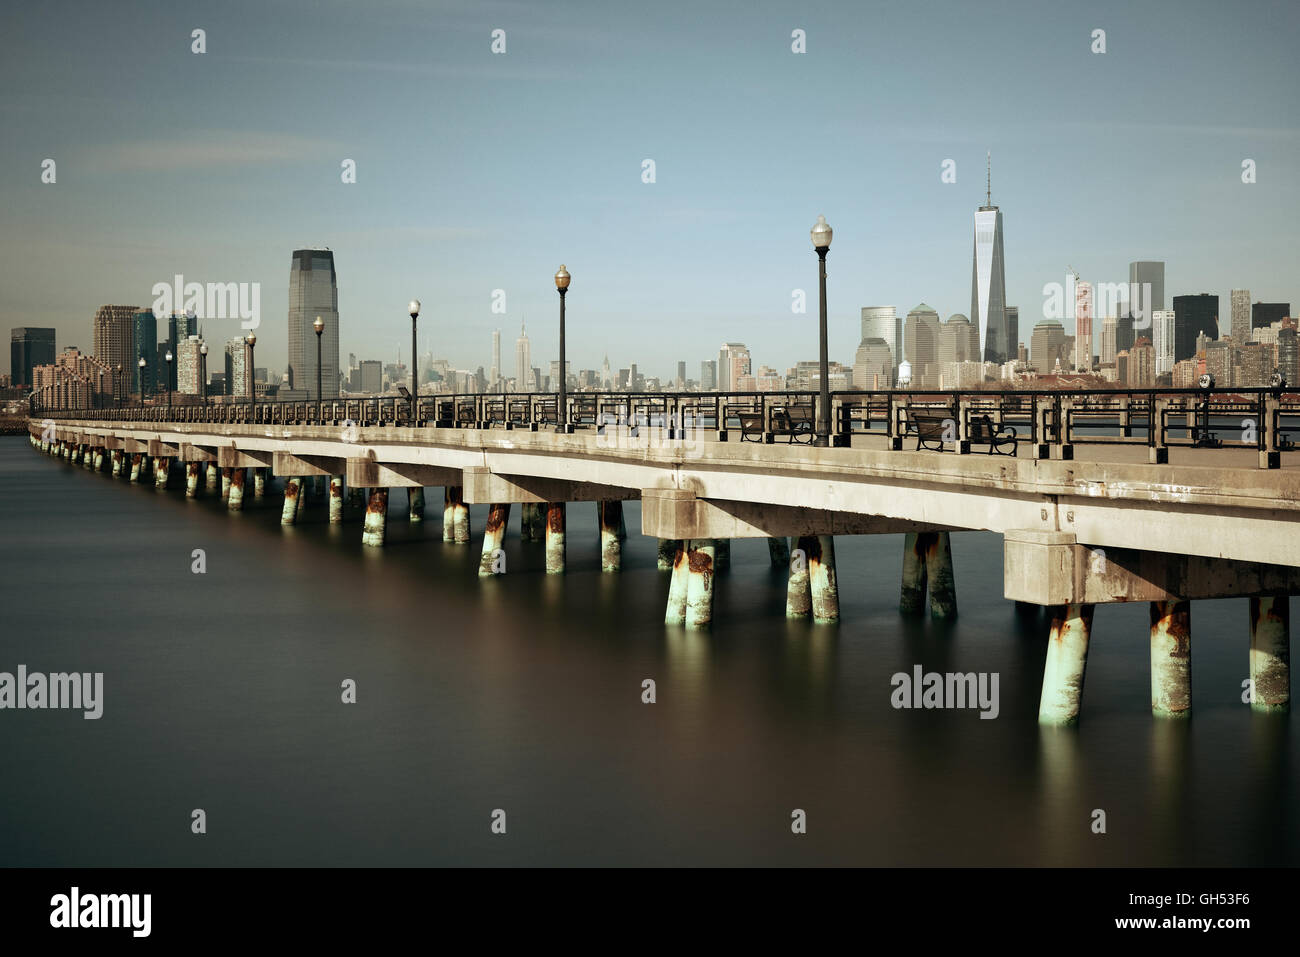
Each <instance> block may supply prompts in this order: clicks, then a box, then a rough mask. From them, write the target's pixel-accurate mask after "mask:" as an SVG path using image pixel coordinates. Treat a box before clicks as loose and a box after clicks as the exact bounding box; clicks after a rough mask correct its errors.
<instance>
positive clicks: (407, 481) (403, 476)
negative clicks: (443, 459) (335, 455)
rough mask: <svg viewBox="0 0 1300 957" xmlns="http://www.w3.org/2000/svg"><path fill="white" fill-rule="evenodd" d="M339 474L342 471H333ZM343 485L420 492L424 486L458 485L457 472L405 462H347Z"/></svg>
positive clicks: (355, 460) (357, 460) (358, 459)
mask: <svg viewBox="0 0 1300 957" xmlns="http://www.w3.org/2000/svg"><path fill="white" fill-rule="evenodd" d="M335 471H336V472H342V471H343V469H342V468H339V469H335ZM346 480H347V484H348V485H350V486H356V487H357V488H378V487H380V486H383V487H384V488H424V487H425V486H447V485H460V469H451V468H442V467H441V466H435V465H414V464H411V463H408V462H392V463H388V462H377V461H375V460H374V459H364V458H357V459H348V460H347V472H346Z"/></svg>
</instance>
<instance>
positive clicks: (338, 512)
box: [330, 475, 343, 525]
mask: <svg viewBox="0 0 1300 957" xmlns="http://www.w3.org/2000/svg"><path fill="white" fill-rule="evenodd" d="M330 524H331V525H342V524H343V476H342V475H331V476H330Z"/></svg>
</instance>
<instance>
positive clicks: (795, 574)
mask: <svg viewBox="0 0 1300 957" xmlns="http://www.w3.org/2000/svg"><path fill="white" fill-rule="evenodd" d="M816 548H817V538H816V536H812V535H805V536H803V537H801V538H797V539H795V540H794V549H793V550H792V551H791V552H790V580H789V581H788V582H787V583H786V588H785V617H787V618H807V617H808V616H809V615H811V614H812V594H811V592H810V591H809V588H808V553H809V552H810V551H813V550H816Z"/></svg>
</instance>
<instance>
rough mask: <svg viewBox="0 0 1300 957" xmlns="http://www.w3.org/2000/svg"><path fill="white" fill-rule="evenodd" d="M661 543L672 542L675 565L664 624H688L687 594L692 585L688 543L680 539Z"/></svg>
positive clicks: (665, 540)
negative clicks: (687, 553) (688, 560)
mask: <svg viewBox="0 0 1300 957" xmlns="http://www.w3.org/2000/svg"><path fill="white" fill-rule="evenodd" d="M660 542H661V543H662V542H672V543H673V544H675V546H676V547H675V548H674V550H673V563H672V565H671V568H670V570H671V571H672V575H671V576H669V579H668V609H667V611H665V612H664V624H666V625H684V624H686V594H687V591H688V590H689V585H690V566H689V564H688V562H687V556H686V542H683V541H682V540H681V539H680V538H678V539H667V538H665V539H660Z"/></svg>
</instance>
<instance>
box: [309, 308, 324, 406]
mask: <svg viewBox="0 0 1300 957" xmlns="http://www.w3.org/2000/svg"><path fill="white" fill-rule="evenodd" d="M311 327H312V328H313V329H315V330H316V421H317V422H318V423H319V422H320V337H321V333H322V332H324V331H325V320H324V319H322V318H321V317H320V316H317V317H316V321H315V322H313V323H312V324H311Z"/></svg>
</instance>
